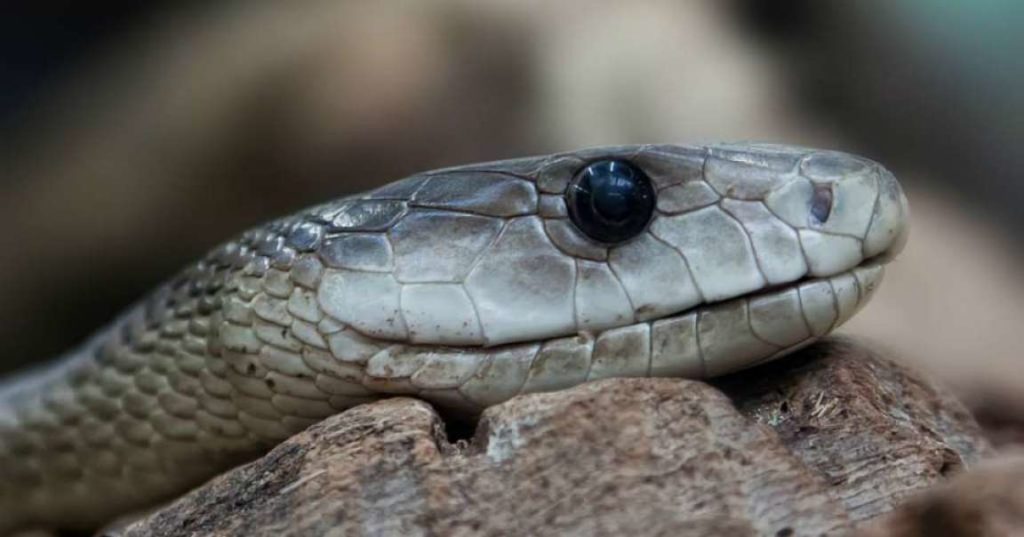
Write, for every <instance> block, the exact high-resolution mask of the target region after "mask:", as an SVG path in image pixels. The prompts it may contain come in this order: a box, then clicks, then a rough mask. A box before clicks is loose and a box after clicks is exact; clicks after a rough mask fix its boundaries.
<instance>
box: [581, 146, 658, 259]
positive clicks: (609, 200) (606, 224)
mask: <svg viewBox="0 0 1024 537" xmlns="http://www.w3.org/2000/svg"><path fill="white" fill-rule="evenodd" d="M654 204H655V200H654V188H653V187H652V186H651V180H650V179H648V178H647V175H646V174H645V173H644V172H643V170H641V169H640V168H637V167H636V166H634V165H633V164H631V163H629V162H627V161H625V160H599V161H597V162H592V163H590V164H588V165H587V167H585V168H583V169H582V170H580V171H579V172H578V173H577V174H576V177H574V178H573V180H572V182H571V183H569V189H568V191H567V192H566V205H568V207H569V216H570V217H571V218H572V221H573V223H575V224H576V227H578V228H579V229H580V231H582V232H583V233H584V234H586V235H587V236H588V237H590V238H591V239H594V240H596V241H599V242H606V243H611V242H621V241H624V240H626V239H629V238H632V237H634V236H636V235H637V234H639V233H640V232H641V231H643V230H644V227H646V226H647V222H649V221H650V220H651V214H653V213H654Z"/></svg>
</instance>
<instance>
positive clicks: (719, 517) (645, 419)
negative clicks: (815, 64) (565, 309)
mask: <svg viewBox="0 0 1024 537" xmlns="http://www.w3.org/2000/svg"><path fill="white" fill-rule="evenodd" d="M989 451H990V448H989V447H988V444H987V442H986V441H985V440H984V439H983V437H982V434H981V432H980V430H979V429H978V426H977V424H976V423H975V422H974V420H973V419H972V418H971V417H970V415H969V414H968V413H967V411H966V410H965V409H964V408H963V407H962V406H961V405H960V404H959V403H958V402H957V401H956V400H954V399H953V398H952V397H951V396H950V395H949V394H948V393H946V392H945V391H942V390H941V389H939V388H937V387H935V386H934V385H932V384H931V383H929V382H928V381H927V380H923V379H922V378H920V377H918V376H915V375H914V374H912V373H910V372H908V371H907V370H905V369H904V368H902V367H900V366H897V365H894V364H893V363H891V362H889V361H887V360H884V359H881V358H879V357H877V356H875V355H874V354H873V353H872V352H871V351H869V350H867V349H865V348H864V347H861V346H858V345H857V344H855V343H851V342H848V341H844V340H837V339H831V340H827V341H825V342H822V343H819V344H817V345H814V346H812V347H810V348H808V349H806V350H804V351H803V352H801V353H800V354H799V355H797V356H793V357H791V358H788V359H785V360H783V361H780V362H778V363H776V364H772V365H770V366H767V367H761V368H757V369H755V370H752V371H748V372H746V373H743V374H740V375H735V376H733V377H729V378H725V379H722V380H719V381H716V382H715V383H714V384H713V385H711V384H706V383H702V382H694V381H686V380H678V379H620V380H606V381H599V382H594V383H590V384H585V385H582V386H579V387H576V388H573V389H569V390H565V391H561V392H556V393H549V394H537V395H526V396H521V397H517V398H515V399H513V400H511V401H509V402H507V403H504V404H501V405H498V406H495V407H493V408H490V409H488V410H487V411H486V412H485V413H484V414H483V416H482V417H481V419H480V421H479V424H478V426H477V428H476V431H475V434H473V435H472V437H471V438H469V439H468V440H459V441H455V442H454V443H452V442H450V441H449V440H448V438H447V436H446V434H445V424H444V422H443V421H442V419H441V418H440V417H439V416H438V414H437V413H436V412H435V411H434V409H433V408H431V407H430V405H428V404H426V403H424V402H421V401H418V400H414V399H408V398H395V399H389V400H384V401H380V402H377V403H374V404H368V405H364V406H360V407H357V408H354V409H351V410H350V411H348V412H345V413H344V414H341V415H339V416H335V417H333V418H330V419H328V420H326V421H324V422H322V423H320V424H318V425H314V426H313V427H310V428H309V429H308V430H306V431H304V432H303V433H301V434H299V435H296V436H295V437H293V438H291V439H290V440H288V441H287V442H285V443H284V444H282V445H280V446H278V447H277V448H275V449H274V450H273V451H271V452H270V453H268V454H267V455H266V456H264V457H263V458H261V459H259V460H257V461H254V462H252V463H250V464H248V465H246V466H243V467H240V468H238V469H236V470H234V471H232V472H229V473H227V474H225V475H223V476H220V477H218V478H216V479H214V480H212V481H211V482H210V483H208V484H207V485H205V486H203V487H201V488H199V489H197V490H195V491H193V492H192V493H190V494H188V495H187V496H185V497H183V498H181V499H180V500H178V501H176V502H175V503H173V504H171V505H169V506H167V507H165V508H163V509H162V510H159V511H157V512H155V513H153V514H151V515H149V516H147V517H145V518H143V519H140V520H138V521H136V522H135V523H134V524H132V525H130V526H129V527H127V528H126V529H124V530H123V534H124V535H127V536H132V537H135V536H181V535H241V536H246V537H252V536H261V535H268V536H270V535H273V536H279V535H285V536H291V535H294V536H300V535H303V536H305V535H359V534H364V535H567V534H570V535H571V534H576V535H630V536H631V537H636V536H644V535H768V536H778V537H785V536H796V535H825V534H828V535H833V534H838V533H845V532H846V531H847V530H849V529H851V528H854V527H856V526H858V525H860V524H861V523H862V522H864V521H867V520H869V519H872V518H874V517H876V516H878V515H880V514H883V513H887V512H889V511H892V510H893V509H894V508H895V507H896V506H897V504H898V503H899V502H900V501H901V500H903V499H904V498H905V497H907V496H909V495H911V494H913V493H915V492H917V491H920V490H922V489H924V488H926V487H929V486H930V485H933V484H935V483H937V482H940V481H943V480H944V478H945V477H946V476H948V475H951V474H954V473H957V472H959V471H960V470H961V469H963V468H964V467H968V466H971V465H973V464H974V463H975V462H976V461H977V460H978V459H979V458H981V457H983V456H984V455H986V454H987V453H988V452H989ZM119 533H121V532H119Z"/></svg>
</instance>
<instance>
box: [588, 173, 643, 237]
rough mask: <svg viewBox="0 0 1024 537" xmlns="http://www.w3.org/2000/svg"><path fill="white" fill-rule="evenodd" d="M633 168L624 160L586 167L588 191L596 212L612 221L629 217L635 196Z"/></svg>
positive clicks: (635, 184) (635, 186)
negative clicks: (588, 179)
mask: <svg viewBox="0 0 1024 537" xmlns="http://www.w3.org/2000/svg"><path fill="white" fill-rule="evenodd" d="M633 171H634V168H633V167H632V166H629V165H628V164H626V163H624V162H619V161H614V160H612V161H607V162H602V163H598V164H594V165H592V166H590V167H588V168H587V174H588V175H589V176H590V192H591V198H592V199H593V203H594V210H595V211H597V214H599V215H601V216H602V217H604V218H605V219H606V220H610V221H612V222H621V221H622V220H625V219H626V218H628V217H629V215H630V213H631V212H632V210H633V203H634V199H635V198H636V197H637V183H636V178H635V177H634V173H633Z"/></svg>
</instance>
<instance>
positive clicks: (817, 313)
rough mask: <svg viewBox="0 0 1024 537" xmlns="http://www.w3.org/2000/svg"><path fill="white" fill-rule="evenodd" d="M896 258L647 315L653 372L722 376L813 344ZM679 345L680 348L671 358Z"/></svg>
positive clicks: (853, 309)
mask: <svg viewBox="0 0 1024 537" xmlns="http://www.w3.org/2000/svg"><path fill="white" fill-rule="evenodd" d="M891 259H892V256H883V255H879V256H875V257H872V258H869V259H867V260H865V261H863V262H861V263H860V264H858V265H856V266H854V267H852V268H850V269H847V270H845V271H842V272H838V273H836V274H832V275H829V276H807V277H804V278H800V279H798V280H794V281H791V282H787V283H784V284H779V285H774V286H771V287H766V288H762V289H760V290H757V291H755V292H752V293H748V294H745V295H741V296H737V297H733V298H730V299H726V300H722V301H717V302H710V303H705V304H701V305H699V306H696V307H693V308H690V309H688V310H685V311H682V312H680V313H677V314H674V315H668V316H665V317H661V318H658V319H654V320H651V321H648V322H647V323H639V324H641V325H642V324H647V325H648V326H649V330H650V338H651V339H650V348H651V353H650V356H651V362H650V366H649V368H648V371H647V372H646V376H682V377H688V378H710V377H716V376H719V375H723V374H728V373H732V372H735V371H738V370H741V369H745V368H748V367H753V366H756V365H759V364H762V363H766V362H770V361H772V360H775V359H777V358H780V357H782V356H784V355H787V354H789V353H791V352H793V351H795V350H797V349H799V348H802V347H804V346H807V345H809V344H811V343H813V342H815V341H817V340H818V339H820V338H821V337H823V336H825V335H827V334H829V333H830V332H832V331H833V330H835V329H836V328H838V327H839V326H840V325H842V324H843V323H845V322H846V321H847V320H849V319H850V318H851V317H852V316H853V315H854V314H855V313H857V312H858V311H859V310H860V309H861V308H863V306H864V305H865V304H866V303H867V302H868V301H869V300H870V298H871V297H872V296H873V295H874V293H875V291H876V290H877V288H878V286H879V284H880V283H881V280H882V278H883V276H884V265H885V264H886V263H888V262H889V261H890V260H891ZM633 326H634V327H635V326H638V325H633ZM629 328H631V327H625V328H622V329H612V330H611V331H610V332H612V333H615V332H616V331H617V330H625V329H629ZM603 336H604V334H603V333H602V334H600V335H598V341H600V339H601V337H603ZM679 342H684V344H679ZM672 353H675V354H678V355H679V356H677V357H675V358H669V357H668V356H669V355H670V354H672ZM659 356H663V357H664V358H662V359H659ZM659 362H664V363H659Z"/></svg>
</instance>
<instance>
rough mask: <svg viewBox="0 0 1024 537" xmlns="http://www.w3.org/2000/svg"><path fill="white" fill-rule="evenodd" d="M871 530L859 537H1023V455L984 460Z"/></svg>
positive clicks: (881, 518) (909, 503)
mask: <svg viewBox="0 0 1024 537" xmlns="http://www.w3.org/2000/svg"><path fill="white" fill-rule="evenodd" d="M869 526H870V527H869V528H867V529H866V530H865V531H864V532H863V533H862V534H861V535H860V537H932V536H935V535H942V536H944V537H987V536H991V537H996V536H999V537H1021V536H1024V452H1020V451H1018V452H1016V453H1013V454H1008V455H1004V456H1001V457H1000V458H998V459H995V460H991V461H984V462H982V464H981V465H979V466H978V467H977V468H976V469H974V470H972V471H970V472H967V473H965V474H963V475H960V476H957V477H956V478H955V479H953V480H952V481H951V482H950V483H949V484H947V485H942V486H939V487H936V488H935V489H933V490H930V491H928V492H927V493H925V494H923V495H921V496H919V497H917V498H914V499H912V500H910V501H908V502H906V503H905V504H904V505H902V506H900V507H899V508H898V509H897V510H896V511H894V512H893V513H891V514H889V515H886V516H884V517H880V519H879V520H878V521H876V522H872V523H871V524H869Z"/></svg>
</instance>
